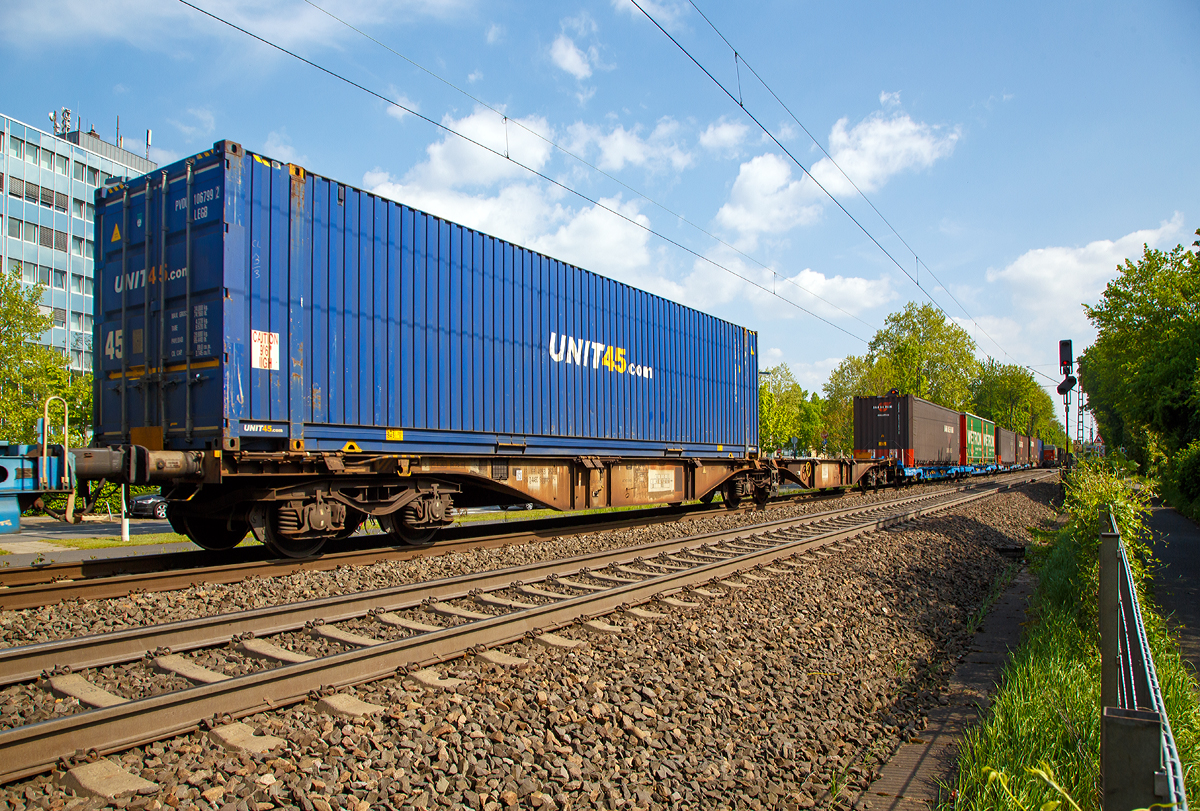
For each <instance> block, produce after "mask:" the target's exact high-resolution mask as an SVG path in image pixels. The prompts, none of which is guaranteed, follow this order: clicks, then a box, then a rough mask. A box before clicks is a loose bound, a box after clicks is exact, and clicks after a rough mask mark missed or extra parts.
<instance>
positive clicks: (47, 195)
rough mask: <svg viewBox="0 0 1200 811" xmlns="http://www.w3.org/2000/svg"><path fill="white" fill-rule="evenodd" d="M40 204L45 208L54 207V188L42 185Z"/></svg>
mask: <svg viewBox="0 0 1200 811" xmlns="http://www.w3.org/2000/svg"><path fill="white" fill-rule="evenodd" d="M42 205H43V206H45V207H46V208H54V189H51V188H47V187H46V186H42Z"/></svg>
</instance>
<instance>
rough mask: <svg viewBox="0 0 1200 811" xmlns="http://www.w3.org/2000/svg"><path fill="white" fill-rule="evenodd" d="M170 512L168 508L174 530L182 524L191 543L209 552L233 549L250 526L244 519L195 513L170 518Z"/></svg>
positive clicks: (184, 532)
mask: <svg viewBox="0 0 1200 811" xmlns="http://www.w3.org/2000/svg"><path fill="white" fill-rule="evenodd" d="M170 513H171V511H170V510H168V517H169V518H170V520H171V526H172V527H175V528H176V532H178V531H179V529H178V528H179V527H180V525H182V528H183V534H184V535H186V536H188V538H190V539H191V541H192V543H194V544H196V546H198V547H200V548H201V549H207V550H209V551H211V552H221V551H224V550H226V549H233V547H235V546H237V545H238V544H240V543H241V542H242V540H243V539H244V538H245V537H246V533H247V532H249V531H250V527H249V525H247V524H246V522H245V521H238V520H236V519H235V520H233V521H232V522H231V521H229V519H227V518H202V517H199V516H195V515H188V516H182V517H178V518H171V517H170ZM230 526H232V529H231V528H230Z"/></svg>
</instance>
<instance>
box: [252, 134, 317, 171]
mask: <svg viewBox="0 0 1200 811" xmlns="http://www.w3.org/2000/svg"><path fill="white" fill-rule="evenodd" d="M262 154H263V155H265V156H267V157H268V158H274V159H275V160H277V161H280V162H281V163H298V164H301V165H303V164H306V163H308V156H307V155H301V154H300V153H298V152H297V151H296V148H295V147H294V146H292V139H291V138H289V137H288V134H287V128H286V127H284V128H281V129H279V130H273V131H271V132H270V133H268V134H267V142H266V143H265V144H263V148H262Z"/></svg>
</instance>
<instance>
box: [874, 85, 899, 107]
mask: <svg viewBox="0 0 1200 811" xmlns="http://www.w3.org/2000/svg"><path fill="white" fill-rule="evenodd" d="M879 106H880V107H882V108H883V109H885V110H887V109H889V108H892V107H899V106H900V91H899V90H897V91H896V92H895V93H889V92H888V91H886V90H884V91H883V92H881V93H880V94H879Z"/></svg>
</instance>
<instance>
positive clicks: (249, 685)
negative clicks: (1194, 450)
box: [0, 478, 1036, 782]
mask: <svg viewBox="0 0 1200 811" xmlns="http://www.w3.org/2000/svg"><path fill="white" fill-rule="evenodd" d="M1035 480H1036V478H1034V479H1030V480H1029V481H1035ZM1024 483H1025V482H1024V481H1022V482H1020V484H1024ZM1015 486H1017V483H1011V484H1007V485H996V486H993V487H988V488H986V489H983V490H982V491H981V492H975V493H970V494H967V495H961V494H960V495H958V496H957V497H955V498H940V499H938V500H937V503H935V504H930V505H926V506H917V507H913V508H911V509H908V510H905V511H902V512H900V513H898V514H892V515H888V516H882V517H876V518H874V519H871V520H868V521H865V522H861V523H859V524H857V525H854V526H851V527H843V528H838V529H833V530H830V531H828V532H825V533H822V534H820V535H817V536H812V537H807V538H802V539H798V540H794V541H790V542H784V543H782V544H778V545H773V546H767V547H765V548H762V549H759V550H754V551H749V552H746V553H744V554H742V555H738V556H736V557H732V558H730V559H728V560H724V561H715V562H712V563H708V564H701V565H698V566H696V567H694V568H691V569H687V570H684V571H679V572H670V573H666V574H662V575H658V576H653V577H650V578H648V579H647V580H644V581H641V582H638V583H630V584H627V585H623V586H617V587H614V588H611V589H606V590H604V591H601V592H596V593H591V594H584V595H579V596H575V597H568V598H566V599H563V600H559V601H556V602H554V603H549V604H545V605H539V606H536V607H532V608H528V609H522V610H519V611H513V612H510V613H507V614H501V615H498V616H495V617H490V618H488V619H480V620H476V621H472V622H467V623H464V624H462V625H458V626H454V627H449V628H445V629H442V630H438V631H433V632H429V633H422V634H417V635H414V636H409V637H405V638H402V639H398V640H394V641H389V642H380V643H379V644H376V645H371V646H369V647H364V648H358V649H354V650H349V651H345V652H343V653H338V654H334V655H331V656H327V657H323V658H320V659H315V660H312V661H310V662H302V663H298V664H288V665H281V666H280V667H276V668H274V669H271V670H265V671H260V672H258V673H254V674H250V675H246V676H238V677H233V678H230V679H228V680H225V681H221V682H215V683H212V684H207V685H201V686H197V687H192V688H188V689H185V690H181V691H178V692H175V693H168V694H164V695H159V696H152V697H149V698H143V699H138V700H134V701H129V702H126V703H123V704H118V705H115V706H111V707H106V708H103V709H96V710H90V711H87V712H82V713H77V714H75V715H69V716H65V717H61V718H57V719H52V720H48V721H42V722H40V723H36V724H31V725H28V726H24V727H18V728H15V729H11V730H7V731H5V732H2V733H0V782H9V781H12V780H15V779H18V778H21V777H27V776H30V775H34V774H38V773H40V772H43V771H46V770H47V769H49V768H51V767H53V766H54V765H55V764H56V763H58V762H59V761H60V760H63V759H68V758H70V757H71V756H72V755H73V754H75V753H94V754H95V755H97V756H98V755H102V754H105V753H108V752H113V751H119V750H123V749H128V748H130V747H133V746H139V745H143V744H147V743H150V742H152V741H156V740H162V739H164V738H168V737H172V736H175V735H178V734H182V733H185V732H189V731H192V730H194V729H196V728H197V727H199V726H200V725H201V723H203V722H204V721H205V719H210V718H220V717H226V716H228V717H244V716H246V715H251V714H254V713H257V712H262V711H266V710H273V709H278V708H280V707H283V706H287V705H290V704H294V703H297V702H300V701H303V700H304V699H305V698H306V697H307V696H308V695H309V694H310V693H312V692H314V691H327V690H329V689H331V688H332V689H337V688H341V687H346V686H351V685H356V684H362V683H365V682H369V681H373V680H378V679H381V678H387V677H389V676H392V675H404V674H407V673H408V672H410V669H411V668H413V667H416V666H428V665H430V664H434V663H437V662H441V661H445V660H448V659H453V658H456V657H458V656H461V655H463V654H465V653H467V652H470V651H471V650H474V649H477V648H478V646H485V647H491V646H496V645H502V644H505V643H508V642H513V641H516V640H519V639H521V638H523V637H525V636H526V635H527V634H530V633H534V632H546V631H550V630H554V629H557V628H560V627H562V626H564V625H568V624H571V623H573V622H575V621H577V620H579V619H580V618H582V617H584V616H590V615H596V614H603V613H607V612H611V611H614V610H617V609H619V608H622V607H624V606H628V605H632V604H637V603H644V602H646V601H648V600H651V599H652V598H654V597H656V596H662V595H664V594H671V593H675V592H678V591H680V590H681V589H684V588H686V587H688V586H693V585H696V584H699V583H704V582H708V581H710V580H715V579H720V578H724V577H729V576H730V575H733V574H735V573H737V572H738V571H741V570H744V569H748V568H754V567H757V566H762V565H767V564H769V563H772V562H774V561H776V560H779V559H781V558H785V557H791V556H793V555H795V554H797V553H800V552H804V551H809V550H812V549H815V548H819V547H821V546H825V545H828V544H832V543H836V542H838V541H842V540H846V539H849V538H852V537H855V536H857V535H861V534H864V533H867V532H872V531H875V530H878V529H883V528H886V527H890V526H894V525H897V524H900V523H903V522H907V521H911V520H913V519H915V518H917V517H920V516H922V515H928V514H931V513H935V512H941V511H944V510H947V509H952V508H954V507H957V506H961V505H963V504H966V503H969V502H972V501H976V500H979V499H983V498H987V497H989V496H991V495H994V494H995V493H998V492H1001V491H1003V490H1007V489H1010V488H1012V487H1015ZM943 495H945V493H943ZM741 532H743V533H745V534H747V535H752V534H756V533H753V532H751V531H749V528H743V529H742V530H741ZM757 534H761V533H757Z"/></svg>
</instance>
